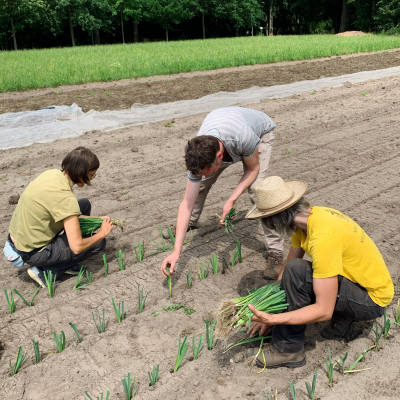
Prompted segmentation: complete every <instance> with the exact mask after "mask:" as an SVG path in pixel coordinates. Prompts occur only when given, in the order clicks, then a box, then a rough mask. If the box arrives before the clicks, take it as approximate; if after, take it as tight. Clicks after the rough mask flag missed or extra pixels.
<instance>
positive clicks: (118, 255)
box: [115, 248, 126, 271]
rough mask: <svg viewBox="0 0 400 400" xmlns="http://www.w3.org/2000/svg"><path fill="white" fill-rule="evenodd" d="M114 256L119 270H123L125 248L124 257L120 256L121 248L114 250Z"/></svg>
mask: <svg viewBox="0 0 400 400" xmlns="http://www.w3.org/2000/svg"><path fill="white" fill-rule="evenodd" d="M115 256H116V257H117V261H118V265H119V269H120V271H124V270H125V261H126V248H125V255H124V258H122V250H121V249H119V251H116V252H115Z"/></svg>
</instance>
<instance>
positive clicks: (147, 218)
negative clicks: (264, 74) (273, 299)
mask: <svg viewBox="0 0 400 400" xmlns="http://www.w3.org/2000/svg"><path fill="white" fill-rule="evenodd" d="M399 83H400V77H399V78H390V79H383V80H380V81H374V82H369V83H364V84H359V85H349V86H348V87H343V88H339V89H331V90H324V91H321V92H317V93H315V94H311V93H307V94H304V95H301V96H292V97H291V98H286V99H279V100H266V101H263V102H261V103H259V104H256V105H249V107H251V108H254V109H258V110H261V111H264V112H266V113H267V114H269V115H270V116H271V117H272V118H273V119H274V121H275V122H276V124H277V135H276V139H275V144H274V150H273V159H272V162H271V166H270V170H269V173H270V174H271V175H272V174H277V175H280V176H282V177H284V178H300V179H304V180H306V181H307V182H308V184H309V188H308V194H307V196H306V197H307V198H308V199H309V200H311V202H312V204H314V205H325V206H329V207H334V208H337V209H338V210H340V211H342V212H344V213H346V214H347V215H349V216H350V217H352V218H353V219H355V220H356V221H357V222H358V223H359V224H360V225H361V226H362V227H363V228H364V229H365V231H366V232H367V233H368V234H369V235H370V236H371V237H372V238H373V239H374V240H375V242H376V243H377V245H378V247H379V249H380V250H381V252H382V254H383V256H384V258H385V260H386V262H387V265H388V268H389V270H390V273H391V274H392V277H393V280H394V282H395V287H396V295H395V299H394V301H393V303H392V305H391V306H390V307H389V309H388V316H389V317H390V318H393V314H394V311H395V304H396V303H397V298H398V296H399V266H398V257H399V237H400V234H399V231H398V225H399V223H398V221H399V218H400V210H399V192H400V175H399V173H398V171H399V169H400V158H399V153H400V128H399V127H400V112H399V102H400V85H399ZM204 117H205V114H202V115H198V116H194V117H188V118H182V119H179V120H176V121H175V123H174V124H173V125H174V126H173V127H170V128H168V127H166V126H165V123H164V122H162V123H161V122H160V123H152V124H147V125H144V126H141V127H135V128H129V129H123V130H120V131H115V132H112V133H111V134H110V133H108V134H101V133H99V132H90V133H87V134H86V135H83V136H81V137H78V138H74V139H64V140H58V141H56V142H54V143H47V144H35V145H32V146H29V147H26V148H19V149H13V150H7V151H1V152H0V155H1V161H0V179H1V181H0V182H1V187H2V190H1V193H0V215H1V217H2V218H1V219H0V234H1V237H2V238H3V240H5V238H6V234H7V230H8V225H9V222H10V219H11V215H12V213H13V210H14V207H15V206H13V205H10V204H9V197H10V195H13V194H20V193H22V191H23V190H24V187H26V185H27V184H28V183H29V182H30V181H31V180H32V179H34V178H35V177H36V176H37V175H38V174H39V173H41V172H42V171H43V170H45V169H47V168H57V167H59V165H60V162H61V160H62V158H63V157H64V156H65V154H67V153H68V152H69V151H70V150H71V149H72V148H74V147H76V146H78V145H84V146H87V147H90V148H91V149H92V150H94V151H95V152H96V154H97V155H98V156H99V159H100V162H101V167H100V169H99V172H98V174H97V177H96V179H95V181H93V185H92V187H89V188H84V189H76V190H75V193H76V195H77V197H88V198H89V199H90V200H91V201H92V205H93V214H94V215H110V216H112V217H115V218H124V219H126V221H127V223H128V227H127V229H126V231H125V232H124V233H121V232H119V231H117V230H115V231H113V232H112V234H111V235H110V237H109V240H108V244H107V247H106V254H107V259H108V260H109V268H110V273H109V276H108V277H105V276H104V270H103V267H102V260H101V256H99V257H95V258H93V259H90V260H88V262H87V265H88V268H89V270H90V271H92V272H93V273H94V278H93V283H92V284H91V285H90V286H89V287H88V288H87V289H85V290H82V291H75V290H72V287H73V285H74V283H75V279H74V278H70V279H64V281H63V282H62V283H61V284H60V285H59V286H58V287H57V289H56V295H55V297H54V298H49V296H48V293H47V292H46V290H44V289H43V290H41V291H40V292H39V294H38V296H37V301H36V304H35V306H34V307H31V308H29V307H27V306H26V305H24V304H23V302H22V301H21V300H20V299H19V298H17V300H16V312H15V313H14V314H12V315H10V314H9V312H8V308H7V304H6V301H5V299H4V296H3V294H1V296H2V300H1V301H0V318H1V324H0V377H1V379H0V399H4V400H14V399H15V400H23V399H29V400H36V399H37V400H39V399H40V400H43V399H46V400H47V399H49V400H59V399H64V400H72V399H74V400H75V399H82V400H83V399H85V398H86V397H85V395H84V391H85V390H87V391H88V392H89V393H90V394H91V395H92V396H96V395H99V394H100V393H101V392H104V393H105V392H106V391H107V390H109V391H110V392H111V396H110V400H116V399H120V400H123V399H124V398H125V397H124V393H123V388H122V383H121V379H122V378H123V376H124V374H127V373H128V372H130V373H131V374H132V375H133V376H137V395H136V397H135V398H136V399H146V400H155V399H159V400H173V399H179V400H182V399H190V400H191V399H193V400H195V399H196V400H197V399H199V400H200V399H201V400H203V399H204V400H215V399H224V400H225V399H226V400H231V399H241V400H242V399H263V398H266V397H265V396H264V395H263V393H262V391H263V390H267V391H268V392H269V393H270V394H271V393H272V391H274V390H275V389H277V390H278V399H289V398H291V397H289V396H290V393H289V381H293V382H294V384H295V387H296V389H297V398H298V399H300V400H303V399H306V398H307V396H306V391H305V386H304V380H308V381H309V382H311V380H312V375H313V372H314V371H315V368H316V367H318V381H317V389H316V396H315V398H316V399H324V400H333V399H335V400H337V399H352V400H365V399H380V400H389V399H390V400H397V399H398V398H399V394H398V382H399V377H400V376H399V375H400V372H399V371H400V361H399V357H398V354H400V353H399V352H400V332H399V328H395V327H393V328H392V329H391V333H392V334H391V335H390V336H389V339H388V340H387V341H383V339H382V340H381V344H380V349H379V350H378V351H376V350H373V351H370V352H369V353H368V354H367V355H366V357H365V361H364V362H362V363H360V364H359V366H360V368H369V367H373V369H372V370H367V371H363V372H360V373H356V374H351V375H348V376H342V375H340V374H339V373H338V372H337V371H336V372H335V373H334V380H335V384H334V386H333V388H329V387H328V378H327V376H326V367H325V362H324V357H325V356H327V351H328V346H330V348H331V350H332V356H333V358H336V359H339V355H344V353H345V352H346V351H347V352H348V353H349V356H348V361H347V365H348V366H350V365H351V363H353V361H354V360H355V359H356V358H357V357H358V355H359V354H360V353H361V352H362V351H363V350H365V349H366V348H368V347H369V346H371V345H372V344H373V343H374V334H373V333H372V332H371V331H370V329H369V328H368V327H370V326H371V323H367V324H360V323H357V324H354V325H353V327H352V330H351V332H350V334H349V335H348V336H347V338H346V340H344V341H329V340H325V339H323V338H322V337H321V335H320V333H321V329H322V327H323V326H324V323H318V324H312V325H310V326H309V327H308V328H307V332H306V341H305V346H306V351H307V364H306V366H304V367H302V368H298V369H294V370H291V369H286V368H280V369H277V370H266V371H264V372H263V373H262V374H256V373H255V372H254V371H253V370H252V369H251V367H250V366H248V365H246V364H245V363H244V362H243V360H242V354H243V348H239V347H237V348H235V349H234V350H232V351H230V352H228V353H226V354H222V352H221V348H220V346H219V345H217V346H216V348H215V349H214V350H212V351H209V350H207V349H206V348H203V350H202V351H201V353H200V357H199V359H198V360H197V361H190V356H191V354H192V349H191V347H190V348H189V350H188V353H187V355H186V357H185V360H184V362H183V364H182V366H181V368H180V369H179V370H178V372H176V373H171V372H170V371H171V369H172V368H173V366H174V364H175V359H176V354H177V348H178V339H179V338H180V337H183V336H184V335H188V339H190V340H189V342H190V343H191V338H192V335H193V334H195V335H196V338H197V337H198V335H199V334H201V333H202V334H204V331H205V324H204V319H205V318H207V317H209V316H210V315H211V314H212V313H213V312H214V311H215V310H216V309H217V307H218V304H219V302H220V301H221V300H222V299H231V298H234V297H237V296H238V294H241V295H243V294H244V293H245V292H246V288H249V289H252V288H253V287H255V286H260V285H262V284H263V281H262V279H261V278H260V276H261V272H262V270H263V269H264V266H265V259H264V256H265V250H264V243H263V238H262V236H261V234H260V233H261V232H260V230H259V227H258V224H257V222H255V221H246V220H245V219H244V215H245V213H246V212H247V210H248V209H249V207H250V201H249V199H248V196H247V194H244V195H243V196H242V197H241V198H240V199H239V200H238V202H237V204H236V207H237V210H238V211H239V217H238V218H237V223H236V230H235V231H234V233H233V235H232V236H228V235H227V234H226V233H225V232H224V231H223V230H220V229H219V228H218V226H217V223H216V218H215V214H217V213H220V212H221V209H222V205H223V204H224V201H225V200H226V199H227V198H228V196H229V195H230V193H231V191H232V190H233V188H234V187H235V185H236V184H237V182H238V180H239V178H240V175H241V173H242V170H241V165H239V164H236V165H234V166H232V167H230V168H229V169H228V170H227V171H226V172H225V173H224V174H223V176H222V177H221V178H220V180H219V181H218V183H217V185H216V186H215V187H214V188H213V189H212V190H211V192H210V195H209V199H208V201H207V202H206V207H205V209H204V213H203V215H202V217H201V219H200V223H201V227H200V229H199V230H198V231H196V232H195V235H194V241H193V242H192V243H189V244H187V245H186V246H185V248H184V252H183V254H182V257H181V259H180V262H179V265H178V270H177V273H176V274H175V275H174V276H173V298H172V300H170V299H169V298H168V288H167V285H166V282H165V281H164V279H162V277H161V274H160V272H159V268H160V265H161V261H162V259H163V257H164V255H165V254H160V255H157V256H154V257H151V258H148V259H146V260H145V261H144V262H143V263H137V262H136V258H135V254H134V247H136V246H137V243H138V242H139V241H141V240H143V239H144V240H145V242H146V246H147V249H146V251H147V254H149V253H150V246H149V239H148V236H147V235H150V236H152V237H154V238H156V237H157V229H158V224H161V225H162V226H163V227H166V226H169V225H172V224H173V223H174V220H175V218H176V214H177V208H178V205H179V203H180V201H181V199H182V196H183V193H184V188H185V183H186V172H185V168H184V164H183V148H184V145H185V142H186V141H187V140H188V139H189V138H192V137H193V136H195V135H196V133H197V129H198V128H199V126H200V124H201V122H202V120H203V118H204ZM124 190H129V194H125V195H123V194H122V192H123V191H124ZM236 238H240V240H241V242H242V246H243V264H240V265H236V266H234V267H233V268H232V269H230V270H228V271H226V273H224V274H222V273H221V272H219V273H218V274H217V275H213V274H210V275H209V277H208V278H207V279H206V280H204V281H200V280H199V278H198V274H197V268H198V264H199V263H200V262H203V261H207V260H208V257H209V256H211V254H212V253H214V252H218V254H219V257H220V260H222V257H225V258H226V259H227V260H228V261H229V260H231V258H232V253H233V250H234V248H235V241H236ZM157 240H159V239H157ZM287 246H288V243H287V245H286V251H287V250H288V248H287ZM120 248H126V249H127V269H126V271H119V270H118V265H117V262H116V259H115V255H114V251H115V250H117V249H120ZM221 264H222V263H221ZM0 268H1V271H2V274H1V277H0V288H1V289H3V288H9V287H13V288H17V289H18V290H19V291H20V292H21V293H23V294H25V295H28V294H32V293H33V291H34V290H35V285H34V284H33V283H32V281H30V279H29V278H28V277H27V274H26V272H24V271H18V270H17V269H16V268H14V267H13V266H12V265H11V264H9V263H8V262H7V261H6V260H5V259H4V258H0ZM189 268H193V287H192V289H189V290H188V289H187V288H186V274H187V272H188V270H189ZM138 283H139V284H140V285H141V287H143V288H144V290H145V292H147V291H148V292H149V294H148V298H147V302H146V307H145V310H144V312H143V313H142V314H138V306H137V284H138ZM112 297H113V298H115V299H116V301H117V302H120V301H124V302H125V310H126V319H125V321H123V322H122V323H121V324H117V323H116V320H115V316H114V312H113V309H112V304H111V298H112ZM175 303H183V304H185V305H187V306H189V307H191V308H194V309H195V310H196V312H195V313H194V314H192V315H185V314H184V313H183V311H182V310H179V311H177V312H173V311H168V312H164V311H163V307H165V306H168V305H171V304H175ZM103 307H104V308H105V309H106V322H107V327H106V331H105V333H102V334H98V333H97V331H96V328H95V326H94V324H93V320H92V312H96V309H97V308H98V309H99V310H102V309H103ZM157 313H159V314H157ZM69 322H72V323H75V324H76V325H77V327H78V329H79V331H80V333H81V335H82V338H83V342H82V343H77V342H76V341H75V333H74V332H73V330H72V328H71V327H70V326H69ZM380 322H381V321H380ZM61 330H63V331H64V332H65V335H66V339H67V346H66V349H65V351H64V352H63V353H61V354H58V353H55V350H56V347H55V343H54V340H53V332H54V331H56V332H57V333H60V332H61ZM32 339H35V340H38V341H39V344H40V349H41V352H42V357H43V362H42V363H41V364H38V365H35V364H34V353H33V348H32ZM196 340H197V339H196ZM19 346H23V348H24V351H27V353H28V354H27V358H26V361H25V363H24V365H23V367H22V369H21V370H20V372H19V373H18V374H16V375H15V376H13V377H10V376H9V366H8V363H9V360H10V358H11V359H12V362H13V363H14V362H15V359H16V354H17V351H18V347H19ZM154 365H159V366H160V381H159V382H158V383H157V384H156V385H155V386H154V387H150V386H149V380H148V376H147V372H148V371H150V370H151V369H152V367H153V366H154ZM94 398H95V397H94Z"/></svg>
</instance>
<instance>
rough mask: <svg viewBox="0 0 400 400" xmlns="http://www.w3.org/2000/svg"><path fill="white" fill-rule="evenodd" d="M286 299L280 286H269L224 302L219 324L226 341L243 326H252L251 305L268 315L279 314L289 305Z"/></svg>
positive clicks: (220, 310) (221, 307) (221, 306)
mask: <svg viewBox="0 0 400 400" xmlns="http://www.w3.org/2000/svg"><path fill="white" fill-rule="evenodd" d="M285 298H286V293H285V291H284V290H281V289H280V287H279V285H275V284H269V285H265V286H262V287H261V288H259V289H257V290H255V291H254V292H253V293H250V294H248V295H247V296H244V297H239V298H236V299H232V300H230V301H223V302H222V303H221V305H220V308H219V312H220V314H221V315H220V316H219V318H218V321H219V322H218V323H220V324H221V327H222V328H223V331H224V332H225V334H224V336H225V339H228V338H229V337H230V336H232V335H233V334H234V333H235V332H236V330H237V329H238V328H240V327H241V326H242V325H245V324H247V325H248V326H250V323H251V317H252V316H253V313H252V312H251V311H250V309H249V307H248V305H249V304H252V305H253V306H254V307H256V308H257V309H258V310H260V311H263V312H266V313H268V314H277V313H280V312H282V311H284V310H285V309H286V308H287V306H288V304H286V303H285ZM227 328H229V329H227Z"/></svg>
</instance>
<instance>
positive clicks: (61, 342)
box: [53, 331, 65, 353]
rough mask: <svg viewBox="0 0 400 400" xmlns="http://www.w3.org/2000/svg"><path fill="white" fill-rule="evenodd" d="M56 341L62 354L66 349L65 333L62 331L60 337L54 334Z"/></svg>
mask: <svg viewBox="0 0 400 400" xmlns="http://www.w3.org/2000/svg"><path fill="white" fill-rule="evenodd" d="M53 336H54V341H55V342H56V346H57V350H58V352H59V353H62V352H63V350H64V349H65V334H64V331H61V333H60V334H59V335H57V333H55V332H53Z"/></svg>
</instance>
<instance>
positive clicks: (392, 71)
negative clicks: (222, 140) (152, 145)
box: [0, 67, 400, 149]
mask: <svg viewBox="0 0 400 400" xmlns="http://www.w3.org/2000/svg"><path fill="white" fill-rule="evenodd" d="M394 75H400V67H393V68H387V69H382V70H377V71H364V72H357V73H354V74H348V75H342V76H337V77H332V78H323V79H317V80H313V81H302V82H296V83H291V84H288V85H279V86H270V87H264V88H259V87H252V88H250V89H244V90H239V91H238V92H233V93H228V92H219V93H215V94H212V95H209V96H205V97H202V98H200V99H196V100H182V101H176V102H173V103H166V104H156V105H146V106H143V105H140V104H134V105H133V106H132V108H131V109H128V110H120V111H102V112H98V111H94V110H91V111H89V112H87V113H86V114H85V113H83V112H82V109H81V108H80V107H78V106H77V105H76V104H73V105H72V106H70V107H68V106H60V107H58V106H57V107H55V108H53V109H45V110H39V111H24V112H19V113H7V114H3V115H0V149H9V148H13V147H21V146H28V145H30V144H32V143H45V142H51V141H54V140H56V139H60V138H66V137H74V136H79V135H82V134H83V133H85V132H87V131H91V130H100V131H103V132H107V131H111V130H114V129H119V128H122V127H127V126H136V125H142V124H146V123H149V122H156V121H163V120H167V119H172V118H181V117H186V116H189V115H194V114H200V113H203V112H209V111H212V110H214V109H216V108H219V107H228V106H233V105H246V104H252V103H257V102H259V101H260V100H261V99H266V98H269V99H273V98H281V97H286V96H291V95H293V94H300V93H304V92H308V91H312V90H321V89H325V88H331V87H339V86H341V85H343V83H345V82H351V83H359V82H365V81H368V80H371V79H379V78H384V77H390V76H394Z"/></svg>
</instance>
